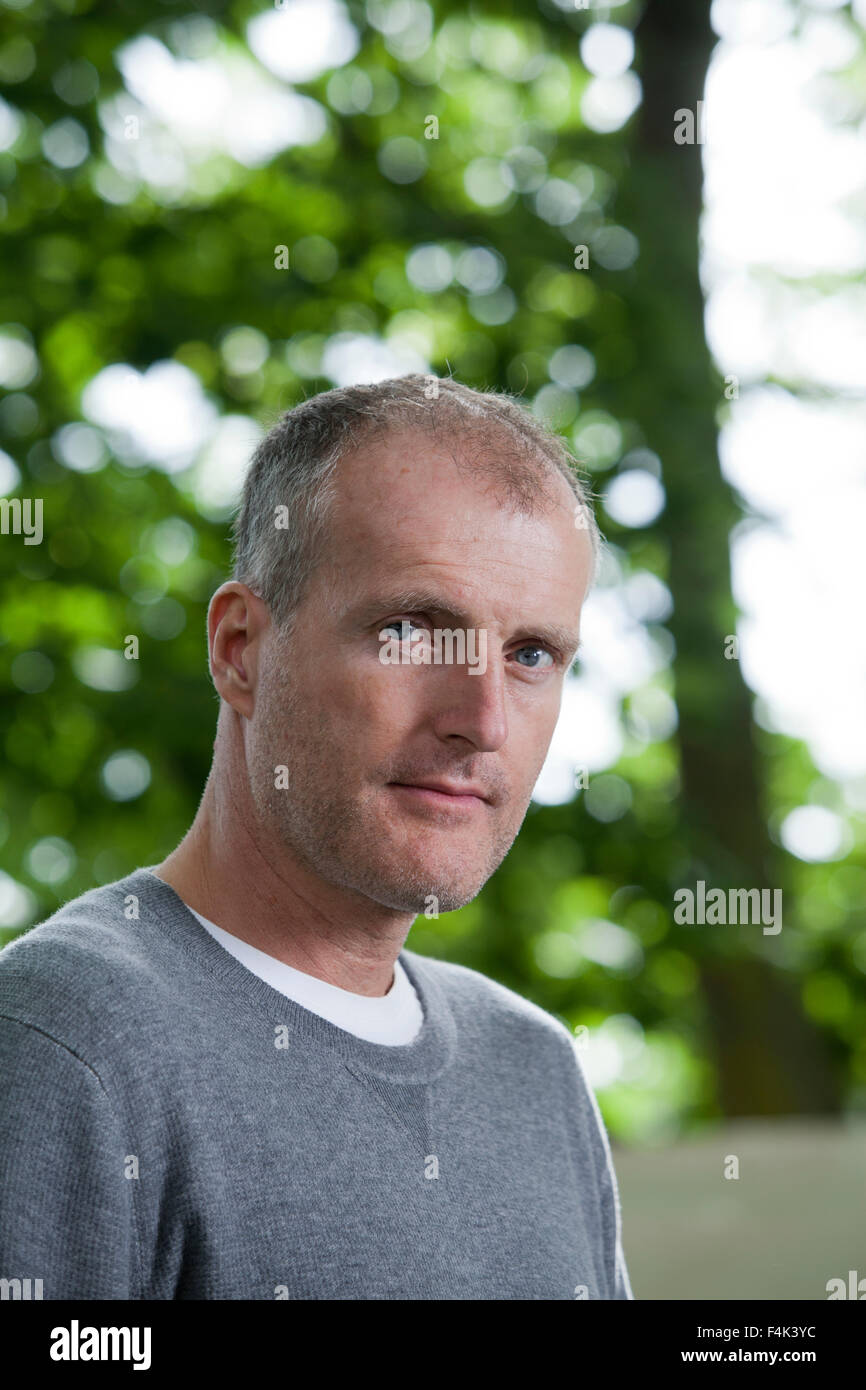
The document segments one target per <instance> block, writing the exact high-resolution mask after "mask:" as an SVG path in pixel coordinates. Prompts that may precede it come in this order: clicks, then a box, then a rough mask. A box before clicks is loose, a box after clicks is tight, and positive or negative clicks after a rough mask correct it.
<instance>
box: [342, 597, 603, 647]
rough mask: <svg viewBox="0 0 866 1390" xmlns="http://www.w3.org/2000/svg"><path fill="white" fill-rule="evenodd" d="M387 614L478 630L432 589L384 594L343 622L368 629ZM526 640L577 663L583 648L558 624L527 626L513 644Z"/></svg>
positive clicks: (350, 611)
mask: <svg viewBox="0 0 866 1390" xmlns="http://www.w3.org/2000/svg"><path fill="white" fill-rule="evenodd" d="M383 613H430V614H435V615H436V617H437V618H444V619H445V620H446V625H447V626H451V627H458V628H461V627H462V628H471V627H474V626H475V624H474V623H473V622H472V621H471V619H470V616H469V614H468V613H466V612H465V611H464V610H463V609H461V608H454V607H453V606H452V605H451V604H450V603H449V602H446V601H445V600H444V599H443V597H442V595H441V594H437V593H435V592H433V591H432V590H429V589H397V590H392V591H390V592H388V593H382V594H380V595H379V596H378V597H374V598H370V599H368V600H367V601H366V602H365V603H363V604H359V605H358V606H357V607H354V608H350V609H348V610H347V611H346V613H345V614H344V615H343V621H344V622H345V621H346V620H351V621H352V622H359V623H360V624H361V625H362V626H363V627H366V626H368V624H370V623H373V622H374V621H375V620H376V619H377V618H378V617H380V615H381V614H383ZM522 638H524V639H528V638H538V639H540V640H541V641H542V642H544V643H546V644H547V645H548V646H551V647H554V648H555V649H556V650H557V651H559V652H561V653H562V655H563V656H564V657H570V660H571V661H574V659H575V657H576V656H577V653H578V651H579V650H580V647H581V645H582V643H581V638H580V637H579V636H578V634H577V633H576V632H572V630H571V629H570V628H565V627H559V626H558V624H556V623H536V624H523V625H521V627H519V628H518V630H517V631H516V633H515V634H514V636H513V637H512V638H511V639H510V640H511V641H520V640H521V639H522Z"/></svg>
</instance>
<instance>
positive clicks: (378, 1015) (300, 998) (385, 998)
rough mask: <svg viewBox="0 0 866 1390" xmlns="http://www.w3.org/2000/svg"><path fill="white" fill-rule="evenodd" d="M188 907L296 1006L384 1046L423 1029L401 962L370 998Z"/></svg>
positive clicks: (406, 1039) (420, 1012)
mask: <svg viewBox="0 0 866 1390" xmlns="http://www.w3.org/2000/svg"><path fill="white" fill-rule="evenodd" d="M186 906H187V908H188V909H189V911H190V912H191V913H192V915H193V916H194V917H197V918H198V920H199V921H200V922H201V924H202V926H203V927H205V928H206V930H207V931H209V932H210V934H211V936H212V937H213V938H214V940H215V941H218V942H219V944H220V945H221V946H224V947H225V949H226V950H227V951H230V952H231V954H232V955H233V956H234V957H235V959H236V960H239V961H240V963H241V965H245V966H246V968H247V970H251V971H252V973H253V974H254V975H258V977H259V979H260V980H264V981H265V983H266V984H269V985H270V986H271V989H276V990H279V992H280V994H285V995H287V996H288V998H289V999H294V1001H295V1003H296V1004H300V1005H301V1007H302V1008H304V1009H309V1010H310V1013H313V1014H318V1015H319V1017H320V1018H326V1019H327V1020H328V1022H329V1023H333V1024H335V1026H336V1027H337V1028H343V1029H345V1031H346V1032H347V1033H354V1035H355V1037H356V1038H365V1039H366V1041H367V1042H374V1043H383V1044H384V1045H385V1047H398V1046H401V1045H403V1044H405V1043H410V1042H411V1041H412V1039H413V1038H414V1037H416V1036H417V1034H418V1033H419V1032H420V1030H421V1024H422V1023H423V1022H424V1011H423V1009H422V1008H421V1001H420V999H419V998H418V995H417V993H416V991H415V987H414V985H413V984H412V981H411V980H410V979H409V976H408V975H407V974H406V971H405V970H404V969H403V966H402V965H401V964H400V962H399V960H397V961H395V962H394V982H393V984H392V985H391V988H390V989H389V990H388V993H387V994H384V995H380V996H378V997H372V998H371V997H370V995H367V994H352V992H351V991H350V990H348V989H340V988H339V987H338V986H337V985H330V984H328V983H327V981H326V980H319V979H317V977H316V976H315V975H305V974H304V972H303V971H302V970H295V968H294V966H292V965H286V964H285V963H284V962H283V961H281V960H277V959H276V957H275V956H269V955H268V954H267V952H266V951H260V950H259V949H258V947H256V946H250V945H249V943H248V942H246V941H242V940H241V939H240V937H238V936H232V934H231V932H227V931H224V930H223V928H222V927H218V926H217V925H216V923H215V922H209V921H208V920H207V918H206V917H202V915H201V913H200V912H196V910H195V908H194V907H190V906H189V903H187V904H186Z"/></svg>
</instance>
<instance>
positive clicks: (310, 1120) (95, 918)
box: [0, 869, 633, 1300]
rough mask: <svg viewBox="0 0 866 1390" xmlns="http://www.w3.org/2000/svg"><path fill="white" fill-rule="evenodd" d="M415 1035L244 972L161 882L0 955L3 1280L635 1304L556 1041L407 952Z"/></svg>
mask: <svg viewBox="0 0 866 1390" xmlns="http://www.w3.org/2000/svg"><path fill="white" fill-rule="evenodd" d="M400 960H401V962H402V964H403V966H404V968H405V970H406V971H407V973H408V975H409V977H410V979H411V981H412V983H413V985H414V986H415V989H416V990H417V992H418V996H419V998H420V1000H421V1003H422V1006H423V1010H424V1024H423V1026H422V1028H421V1031H420V1033H419V1034H418V1036H417V1037H416V1038H415V1039H414V1041H413V1042H411V1043H409V1044H406V1045H405V1046H396V1047H389V1046H384V1045H382V1044H379V1043H373V1042H368V1041H366V1040H364V1039H362V1038H358V1037H355V1036H353V1035H352V1034H350V1033H347V1032H346V1031H344V1030H343V1029H341V1028H338V1027H336V1026H335V1025H334V1024H332V1023H330V1022H328V1020H326V1019H323V1018H320V1017H319V1016H318V1015H316V1014H313V1013H311V1012H309V1011H308V1010H307V1009H304V1008H303V1007H301V1005H299V1004H297V1003H295V1002H294V1001H293V1000H291V999H288V998H286V997H285V996H284V995H282V994H280V993H278V992H277V991H276V990H274V989H272V988H271V986H270V985H268V984H266V983H265V981H264V980H261V979H259V978H258V977H257V976H256V975H253V974H252V973H251V972H250V971H249V970H247V969H246V968H245V967H244V966H243V965H241V964H240V962H239V961H237V960H236V959H235V958H234V957H233V956H232V955H230V954H229V953H228V952H227V951H226V950H224V948H223V947H222V946H220V945H219V944H218V942H217V941H215V940H214V939H213V938H212V937H211V936H210V935H209V934H208V932H207V931H206V930H205V929H204V927H202V926H201V924H200V923H199V922H198V921H197V920H196V918H195V917H194V915H193V914H192V913H191V912H190V911H189V910H188V909H187V908H186V907H185V906H184V904H183V903H182V902H181V900H180V898H179V897H178V896H177V894H176V893H175V892H174V890H173V889H172V888H170V887H169V885H168V884H166V883H163V882H162V881H161V880H160V879H157V878H155V877H154V876H153V874H152V873H151V872H149V871H147V870H143V869H140V870H137V871H136V872H135V873H133V874H130V875H129V876H128V877H127V878H124V879H121V880H119V881H118V882H116V883H112V884H108V885H106V886H105V887H102V888H97V889H94V890H92V891H91V892H89V893H85V894H83V895H82V896H81V897H79V898H76V899H75V900H74V901H72V902H70V903H67V904H66V905H65V906H64V907H62V908H61V909H60V910H59V911H58V912H56V913H55V914H54V916H53V917H51V918H49V919H48V921H47V922H45V923H43V924H42V925H41V926H39V927H36V928H34V929H33V930H32V931H30V932H27V933H26V934H25V935H24V936H22V937H20V938H19V939H18V940H16V941H15V942H13V943H12V944H11V945H10V946H7V947H6V949H5V950H4V951H2V952H0V1278H5V1279H26V1278H30V1279H31V1280H32V1279H42V1280H43V1290H44V1297H45V1298H46V1299H52V1298H74V1299H100V1298H108V1299H258V1300H263V1299H284V1298H289V1299H308V1300H312V1299H574V1298H589V1299H597V1298H605V1299H610V1298H631V1297H633V1295H632V1292H631V1288H630V1286H629V1280H628V1274H627V1272H626V1266H625V1261H624V1259H623V1255H622V1247H621V1242H620V1224H619V1203H618V1197H617V1189H616V1180H615V1176H614V1171H613V1166H612V1163H611V1157H610V1149H609V1146H608V1142H607V1136H606V1134H605V1131H604V1126H603V1124H602V1121H601V1116H600V1114H599V1110H598V1106H597V1104H596V1101H595V1098H594V1096H593V1094H592V1092H591V1090H590V1088H589V1086H588V1085H587V1082H586V1080H585V1077H584V1075H583V1072H582V1070H581V1067H580V1063H579V1060H578V1057H577V1053H576V1051H575V1048H574V1045H573V1042H572V1039H571V1037H570V1034H569V1033H568V1031H567V1029H565V1028H564V1027H563V1026H562V1024H560V1023H559V1022H558V1021H557V1020H556V1019H554V1018H552V1017H551V1016H550V1015H549V1014H547V1013H545V1012H544V1010H542V1009H540V1008H538V1007H536V1006H535V1005H534V1004H531V1003H529V1002H527V1001H526V1000H524V999H522V998H521V997H520V996H519V995H517V994H515V993H513V992H512V991H510V990H508V989H505V988H504V987H503V986H501V985H499V984H497V983H495V982H494V981H492V980H489V979H487V978H486V977H485V976H483V975H481V974H479V973H478V972H477V971H473V970H469V969H466V968H465V967H463V966H458V965H451V964H448V963H445V962H442V961H434V960H431V959H429V958H426V957H423V956H420V955H418V954H417V953H415V952H413V951H408V950H404V951H402V952H401V954H400Z"/></svg>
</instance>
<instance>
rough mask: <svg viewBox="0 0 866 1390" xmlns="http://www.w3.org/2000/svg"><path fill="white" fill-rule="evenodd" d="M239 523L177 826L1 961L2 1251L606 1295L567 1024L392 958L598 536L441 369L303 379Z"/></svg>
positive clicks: (398, 1287)
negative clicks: (352, 380) (467, 638)
mask: <svg viewBox="0 0 866 1390" xmlns="http://www.w3.org/2000/svg"><path fill="white" fill-rule="evenodd" d="M236 540H237V554H236V564H235V577H234V578H233V579H232V580H231V581H230V582H228V583H226V584H223V585H222V586H221V587H220V588H219V589H218V590H217V592H216V594H215V595H214V597H213V599H212V601H211V604H210V609H209V613H208V639H209V652H210V670H211V675H212V678H213V681H214V685H215V687H216V690H217V693H218V695H219V699H220V706H219V716H218V721H217V735H216V741H215V745H214V759H213V765H212V769H211V773H210V777H209V779H208V782H207V786H206V787H205V791H204V795H203V797H202V801H201V804H200V806H199V809H198V813H197V815H196V817H195V820H194V822H193V825H192V827H191V828H190V830H189V832H188V834H187V835H186V837H185V838H184V840H183V841H182V843H181V844H180V845H179V846H178V848H177V849H175V850H174V851H173V853H171V854H170V855H169V856H168V858H167V859H166V860H165V861H164V862H163V863H161V864H159V865H157V866H155V867H153V868H150V869H139V870H137V871H136V872H135V873H132V874H130V875H129V876H128V877H127V878H125V879H121V880H120V881H119V882H117V883H114V884H109V885H107V886H105V887H102V888H98V889H95V890H93V891H91V892H89V893H86V894H84V895H83V896H82V897H80V898H78V899H76V900H75V901H74V902H71V903H68V904H67V905H66V906H65V907H64V908H62V909H61V910H60V911H59V912H57V913H55V914H54V916H53V917H52V918H50V919H49V920H48V921H47V922H45V923H44V924H43V925H42V926H40V927H37V928H36V929H35V930H33V931H31V932H29V933H27V934H26V935H25V936H24V937H22V938H20V939H19V940H18V941H16V942H14V943H13V944H12V945H11V946H9V947H7V949H6V950H5V951H4V952H3V953H2V955H0V1015H2V1016H3V1021H2V1030H0V1072H2V1076H3V1077H4V1082H3V1098H2V1112H3V1113H2V1116H0V1132H2V1135H3V1139H2V1141H0V1142H2V1148H0V1169H2V1174H0V1204H2V1207H0V1273H2V1274H3V1275H5V1276H6V1277H13V1276H14V1277H30V1278H34V1279H35V1278H42V1279H43V1280H44V1296H45V1297H46V1298H49V1297H68V1298H86V1299H95V1298H127V1299H193V1298H204V1299H281V1298H289V1299H573V1298H579V1299H580V1298H588V1299H599V1298H604V1299H609V1298H631V1297H633V1295H632V1292H631V1289H630V1287H629V1281H628V1274H627V1272H626V1267H625V1262H624V1259H623V1253H622V1247H621V1240H620V1221H619V1205H618V1196H617V1188H616V1180H615V1176H614V1171H613V1167H612V1163H611V1157H610V1150H609V1146H608V1142H607V1136H606V1134H605V1131H604V1127H603V1124H602V1121H601V1116H600V1114H599V1111H598V1107H597V1104H596V1102H595V1099H594V1097H593V1095H592V1092H591V1091H590V1089H589V1087H588V1085H587V1082H586V1080H585V1078H584V1075H583V1072H582V1070H581V1067H580V1065H579V1062H578V1059H577V1055H576V1051H575V1048H574V1045H573V1041H572V1039H571V1036H570V1034H569V1033H568V1031H567V1029H566V1028H564V1027H563V1026H562V1025H561V1024H560V1023H559V1022H558V1021H557V1020H555V1019H554V1018H552V1017H551V1016H550V1015H549V1014H547V1013H545V1012H544V1011H543V1010H542V1009H540V1008H538V1007H536V1006H535V1005H533V1004H531V1003H529V1002H527V1001H525V1000H523V999H522V998H520V997H519V996H518V995H516V994H514V993H513V992H511V991H510V990H508V989H506V988H504V987H503V986H501V985H499V984H497V983H495V982H493V981H491V980H488V979H487V978H486V977H484V976H482V975H480V974H479V973H478V972H476V971H473V970H469V969H466V968H464V967H461V966H456V965H451V964H448V963H445V962H442V961H436V960H432V959H429V958H426V957H423V956H420V955H418V954H417V953H415V952H413V951H410V950H406V949H405V946H404V943H405V941H406V937H407V935H408V932H409V930H410V927H411V925H412V922H413V919H414V918H415V916H416V915H417V914H418V913H419V912H422V911H426V912H428V913H433V912H440V911H441V912H447V911H451V910H453V909H455V908H458V907H460V906H462V905H463V904H465V903H467V902H469V901H470V900H471V899H472V898H474V897H475V895H476V894H477V893H478V892H479V890H480V889H481V887H482V886H483V885H484V883H485V882H486V881H487V879H488V878H489V877H490V875H491V874H492V873H493V872H494V870H495V869H496V868H497V866H498V865H499V864H500V863H501V861H502V859H503V858H504V856H505V855H506V854H507V852H508V850H509V848H510V846H511V844H512V842H513V840H514V838H515V836H516V834H517V832H518V829H519V827H520V824H521V822H522V820H523V817H524V815H525V813H526V810H527V806H528V803H529V799H530V796H531V793H532V789H533V786H534V784H535V781H536V778H537V776H538V774H539V771H540V769H541V766H542V763H543V761H544V758H545V754H546V752H547V748H548V744H549V742H550V738H551V735H552V733H553V729H554V726H555V724H556V720H557V715H558V711H559V706H560V698H561V692H562V684H563V679H564V676H565V674H566V672H567V671H568V669H569V666H570V665H571V663H572V661H573V658H574V655H575V652H576V649H577V646H578V640H579V638H578V621H579V616H580V608H581V604H582V602H583V598H584V596H585V594H586V591H587V589H588V587H589V584H590V583H591V579H592V572H593V567H594V558H595V553H596V548H597V531H596V530H595V527H594V522H593V521H592V518H591V516H590V513H589V509H588V506H587V504H586V502H585V499H584V497H583V493H582V491H581V487H580V484H579V482H578V481H577V479H576V478H575V476H574V475H573V473H572V471H571V469H570V467H569V463H568V456H567V454H566V453H565V450H564V448H563V446H562V445H561V443H560V442H559V440H558V439H557V438H556V436H554V435H551V434H549V433H548V432H547V431H546V430H544V429H542V428H541V427H540V426H539V425H538V424H537V423H536V422H535V421H534V420H533V419H532V418H531V417H529V416H528V415H527V414H525V413H524V412H523V411H522V410H521V409H520V408H519V407H518V406H517V405H516V404H515V403H514V402H512V401H510V400H509V399H508V398H507V397H504V396H498V395H494V394H483V393H480V392H476V391H472V390H470V389H468V388H466V387H463V386H461V385H459V384H457V383H455V382H453V381H447V380H446V381H438V382H437V381H435V379H430V378H423V377H420V376H410V377H405V378H401V379H395V380H391V381H385V382H381V383H379V384H378V385H375V386H358V387H351V388H344V389H339V390H335V391H328V392H325V393H323V394H321V395H319V396H316V397H314V398H313V399H312V400H309V401H306V402H304V403H303V404H302V405H300V406H298V407H297V408H296V409H294V410H292V411H289V412H288V413H287V414H286V415H285V416H284V417H283V418H282V420H281V421H280V422H279V423H277V425H275V427H274V428H273V429H272V430H271V432H270V434H269V435H268V436H267V437H266V438H265V439H264V441H263V442H262V444H261V445H260V446H259V448H258V450H257V452H256V454H255V456H254V459H253V462H252V465H251V468H250V472H249V475H248V478H247V480H246V485H245V489H244V498H243V504H242V508H241V511H240V514H239V517H238V520H237V523H236ZM455 632H459V633H464V634H470V633H472V634H475V635H476V637H479V638H480V637H481V636H483V638H484V641H483V643H481V644H480V645H479V644H475V645H472V644H468V643H467V644H466V646H465V651H466V652H468V651H470V650H472V651H473V652H475V653H476V654H477V653H478V652H479V651H480V650H481V646H483V648H484V653H485V661H484V663H482V662H480V661H475V662H474V664H470V662H469V660H468V659H466V660H462V661H461V660H459V659H457V660H448V659H447V658H448V655H449V652H450V653H451V654H452V655H453V653H454V651H455V650H457V654H458V657H459V655H460V651H461V650H463V649H461V648H459V647H457V648H455V644H454V642H453V640H452V641H451V643H450V645H449V646H448V647H446V645H445V642H444V640H443V634H446V633H450V634H452V637H453V634H454V633H455ZM395 651H396V653H397V656H398V657H400V659H394V654H395ZM404 652H408V653H409V654H410V655H409V659H408V660H403V659H402V654H403V653H404ZM416 655H418V656H420V658H421V659H418V660H416V659H415V658H416ZM386 657H387V659H384V658H386ZM443 658H444V659H443Z"/></svg>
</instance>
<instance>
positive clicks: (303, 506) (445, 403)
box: [232, 373, 601, 627]
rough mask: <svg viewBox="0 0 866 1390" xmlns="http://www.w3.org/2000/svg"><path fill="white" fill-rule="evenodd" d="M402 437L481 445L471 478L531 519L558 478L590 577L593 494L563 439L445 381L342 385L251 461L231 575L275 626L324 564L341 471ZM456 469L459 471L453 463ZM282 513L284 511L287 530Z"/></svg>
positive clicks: (304, 405) (289, 418) (287, 419)
mask: <svg viewBox="0 0 866 1390" xmlns="http://www.w3.org/2000/svg"><path fill="white" fill-rule="evenodd" d="M402 429H412V430H418V431H422V432H425V433H427V434H429V435H435V434H439V433H440V432H441V433H442V434H443V435H444V436H445V437H446V438H452V439H454V440H455V441H459V444H460V451H461V454H462V455H463V456H464V457H467V458H470V455H469V453H468V451H467V443H468V442H469V439H472V440H473V441H474V442H475V443H476V444H477V445H478V446H479V447H477V448H476V449H475V450H474V451H473V453H472V455H471V459H470V471H471V472H475V473H479V474H483V475H486V476H493V477H494V479H495V480H496V481H497V482H498V483H499V484H500V485H501V486H502V487H503V488H504V489H505V491H506V492H507V494H508V496H509V498H510V500H511V501H513V502H514V503H515V504H516V505H517V506H518V507H519V508H520V509H521V510H523V511H525V512H531V511H532V510H534V508H535V507H536V506H537V505H538V502H539V494H544V488H543V485H542V476H543V475H544V474H547V475H548V476H550V475H552V474H553V473H556V472H558V473H560V474H561V475H562V476H563V477H564V478H565V479H566V481H567V482H568V484H569V487H570V488H571V491H572V494H573V496H574V503H575V526H576V527H577V528H578V529H580V530H585V531H587V532H588V533H589V539H590V543H591V545H592V553H593V572H594V570H595V567H596V566H597V563H598V557H599V552H600V548H601V537H600V534H599V530H598V525H597V523H596V520H595V517H594V515H593V511H592V507H591V505H590V493H589V491H588V489H587V488H586V487H585V486H584V483H583V481H582V479H581V477H580V475H579V474H578V472H577V469H576V466H575V461H574V459H573V458H572V456H571V454H570V453H569V452H568V450H567V449H566V447H565V444H564V442H563V440H562V439H561V437H560V436H559V435H557V434H555V433H554V432H553V431H552V430H549V429H547V428H546V427H545V426H544V425H543V424H541V423H540V421H538V420H537V419H536V418H535V417H534V416H532V415H530V414H529V412H528V411H527V410H526V409H525V408H524V407H522V406H521V405H519V404H518V403H517V401H516V400H515V399H513V398H512V397H511V396H509V395H507V394H506V393H505V392H499V391H476V390H474V389H473V388H472V387H469V386H464V385H462V383H460V382H458V381H454V380H452V379H451V378H449V377H434V376H423V375H421V374H419V373H413V374H412V375H410V376H401V377H391V378H389V379H388V380H387V381H379V382H376V383H375V384H373V385H362V386H340V387H337V388H335V389H334V390H332V391H322V392H320V393H319V394H318V395H317V396H312V397H311V398H310V399H309V400H306V401H302V402H301V403H300V404H299V405H296V406H295V407H294V408H293V409H291V410H287V411H286V413H285V414H284V415H283V416H281V418H280V419H279V420H278V421H277V423H276V424H275V425H273V427H272V428H271V429H270V430H269V431H268V433H267V434H266V435H265V437H264V439H263V440H262V441H261V443H260V444H259V445H258V448H257V449H256V451H255V453H254V454H253V456H252V460H251V462H250V466H249V469H248V471H247V475H246V479H245V481H244V489H243V497H242V500H241V505H240V510H239V512H238V514H237V516H236V518H235V521H234V524H233V534H234V544H235V555H234V569H233V575H232V577H233V578H234V579H235V580H238V581H240V582H241V583H243V584H246V585H248V587H249V588H250V589H252V590H253V592H254V593H256V594H258V595H259V597H260V598H262V599H263V600H264V601H265V603H266V604H267V605H268V608H269V609H270V612H271V616H272V618H273V620H274V622H275V623H276V624H277V626H279V627H288V626H290V620H291V618H292V616H293V614H294V612H295V610H296V609H297V607H298V604H299V603H300V602H301V599H302V597H303V594H304V590H305V587H306V584H307V582H308V580H309V578H310V574H311V572H312V570H313V568H314V566H315V563H316V560H317V558H318V553H319V547H320V543H321V540H322V538H323V535H324V533H325V530H326V524H327V519H328V511H329V507H330V504H331V502H332V500H333V498H334V496H335V493H336V476H335V475H336V469H337V464H338V463H339V461H340V460H341V459H342V458H343V457H344V456H345V455H347V454H351V453H354V452H355V451H356V450H359V449H360V448H361V447H362V446H364V445H367V444H369V443H371V442H372V441H373V440H374V439H376V438H384V437H386V436H387V435H389V434H390V433H392V432H397V431H399V430H402ZM493 443H495V445H496V448H495V451H494V450H493V449H492V448H491V445H492V444H493ZM455 463H456V464H457V465H458V467H460V464H459V462H458V460H457V459H456V458H455ZM461 471H462V470H461ZM547 500H548V501H551V500H552V499H551V498H549V497H548V499H547ZM278 508H284V509H285V511H284V512H283V513H282V519H283V520H284V521H285V525H284V526H281V527H278V526H277V524H276V517H277V509H278Z"/></svg>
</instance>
